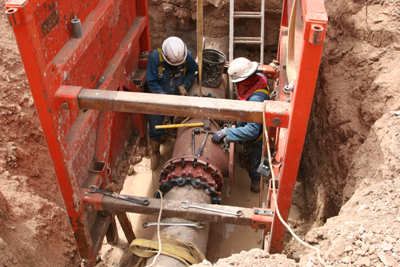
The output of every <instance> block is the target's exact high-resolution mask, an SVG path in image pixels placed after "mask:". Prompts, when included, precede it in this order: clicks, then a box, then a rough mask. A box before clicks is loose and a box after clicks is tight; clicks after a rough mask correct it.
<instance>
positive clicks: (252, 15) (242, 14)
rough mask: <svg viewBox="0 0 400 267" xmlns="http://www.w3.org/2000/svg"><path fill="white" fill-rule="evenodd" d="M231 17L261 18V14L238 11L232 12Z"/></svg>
mask: <svg viewBox="0 0 400 267" xmlns="http://www.w3.org/2000/svg"><path fill="white" fill-rule="evenodd" d="M233 17H234V18H259V19H260V18H261V17H262V14H261V12H252V11H240V12H239V11H238V12H233Z"/></svg>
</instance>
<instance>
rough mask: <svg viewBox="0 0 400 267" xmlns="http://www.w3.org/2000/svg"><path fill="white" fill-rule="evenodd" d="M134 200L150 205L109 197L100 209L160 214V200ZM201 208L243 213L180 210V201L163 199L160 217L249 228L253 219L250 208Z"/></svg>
mask: <svg viewBox="0 0 400 267" xmlns="http://www.w3.org/2000/svg"><path fill="white" fill-rule="evenodd" d="M135 198H136V199H140V200H145V199H147V200H149V202H150V203H149V205H148V206H141V205H137V204H133V203H131V202H129V201H125V200H120V199H115V198H112V197H109V196H103V197H102V198H101V207H102V209H103V210H111V211H119V212H131V213H140V214H150V215H158V213H159V212H160V204H161V199H158V198H146V197H137V196H135ZM88 200H89V201H88ZM86 201H87V202H86V203H90V198H88V199H86ZM202 206H205V207H211V208H217V209H221V210H228V211H235V212H236V211H238V210H241V211H242V212H243V216H241V217H238V216H234V215H229V214H224V213H217V212H212V211H206V210H200V209H194V208H189V209H184V208H182V204H181V202H180V201H174V200H166V199H164V201H163V210H162V216H163V217H172V218H183V219H188V220H199V221H206V222H223V223H231V224H237V225H246V226H251V222H252V219H253V209H252V208H242V207H234V206H224V205H212V204H202ZM94 209H95V208H94Z"/></svg>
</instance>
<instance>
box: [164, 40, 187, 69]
mask: <svg viewBox="0 0 400 267" xmlns="http://www.w3.org/2000/svg"><path fill="white" fill-rule="evenodd" d="M161 51H162V55H163V58H164V59H165V61H167V63H168V64H170V65H172V66H178V65H180V64H182V63H183V62H184V61H185V59H186V55H187V48H186V45H185V43H184V42H183V41H182V40H181V39H180V38H178V37H175V36H172V37H168V38H167V39H165V40H164V42H163V44H162V46H161Z"/></svg>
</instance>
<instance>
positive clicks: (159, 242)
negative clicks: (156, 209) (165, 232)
mask: <svg viewBox="0 0 400 267" xmlns="http://www.w3.org/2000/svg"><path fill="white" fill-rule="evenodd" d="M157 192H158V193H159V194H160V197H161V204H160V213H159V214H158V221H157V238H158V253H157V255H156V256H155V257H154V260H153V262H152V264H150V265H146V267H151V266H153V265H154V263H156V260H157V258H158V256H160V254H161V236H160V222H161V214H162V210H163V195H162V193H161V191H160V190H157Z"/></svg>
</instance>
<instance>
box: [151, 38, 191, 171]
mask: <svg viewBox="0 0 400 267" xmlns="http://www.w3.org/2000/svg"><path fill="white" fill-rule="evenodd" d="M196 71H197V64H196V62H195V60H194V58H193V55H192V53H191V52H190V51H189V50H187V48H186V45H185V43H184V42H183V41H182V40H181V39H180V38H178V37H174V36H172V37H168V38H167V39H165V40H164V42H163V43H162V46H161V48H158V49H155V50H153V51H151V52H150V54H149V57H148V59H147V71H146V80H147V84H148V86H149V89H150V92H151V93H153V94H167V95H182V96H187V95H188V93H187V91H188V90H189V89H190V86H191V85H192V82H193V80H194V76H195V72H196ZM148 120H149V135H150V144H151V148H152V154H151V157H150V160H151V169H152V170H155V169H156V168H157V165H158V161H159V157H160V144H161V137H162V136H163V135H164V134H165V130H164V129H155V126H156V125H162V124H163V121H164V115H148ZM171 120H173V117H172V118H171Z"/></svg>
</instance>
